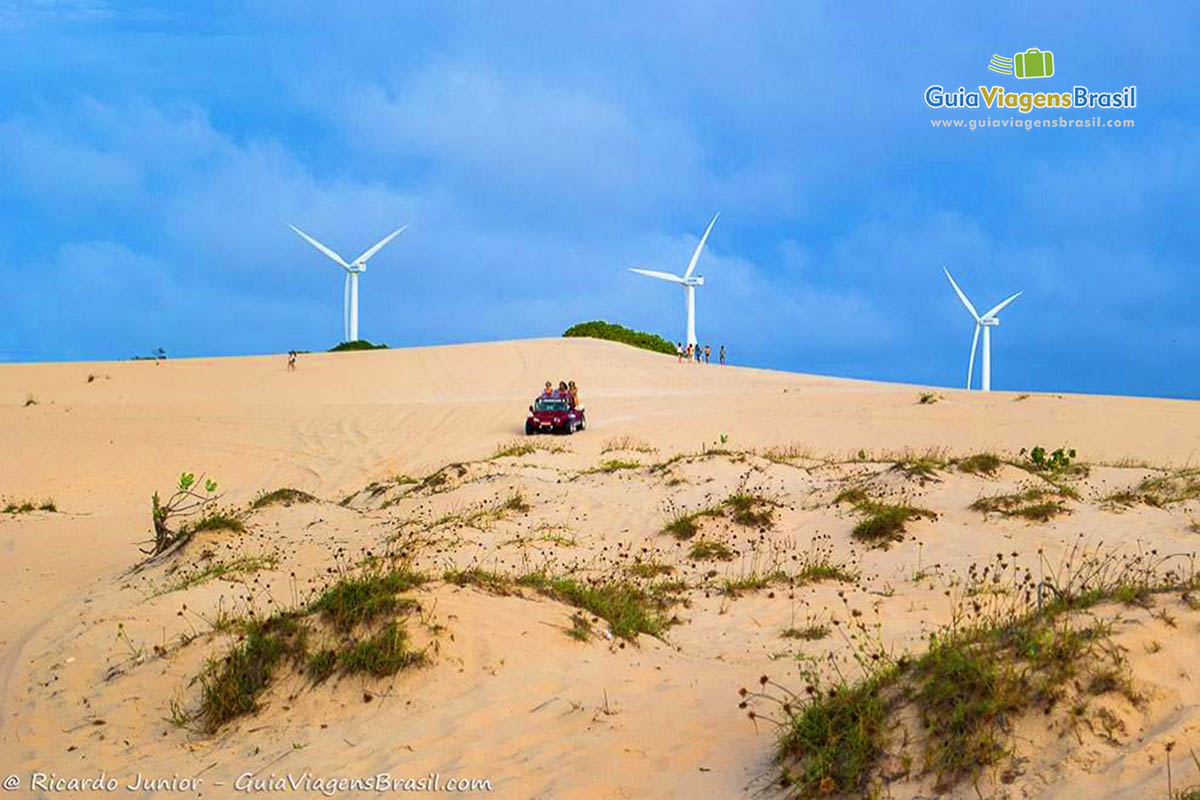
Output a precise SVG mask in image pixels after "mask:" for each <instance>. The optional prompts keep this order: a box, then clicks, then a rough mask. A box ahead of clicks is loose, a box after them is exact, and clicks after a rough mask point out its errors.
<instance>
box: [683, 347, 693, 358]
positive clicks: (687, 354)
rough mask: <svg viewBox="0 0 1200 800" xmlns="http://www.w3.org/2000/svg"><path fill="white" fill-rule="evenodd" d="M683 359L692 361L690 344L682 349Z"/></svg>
mask: <svg viewBox="0 0 1200 800" xmlns="http://www.w3.org/2000/svg"><path fill="white" fill-rule="evenodd" d="M683 357H684V359H686V360H688V361H691V360H692V346H691V345H690V344H689V345H688V346H687V347H686V348H685V349H684V351H683Z"/></svg>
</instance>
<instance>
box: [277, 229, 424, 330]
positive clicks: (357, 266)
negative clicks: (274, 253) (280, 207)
mask: <svg viewBox="0 0 1200 800" xmlns="http://www.w3.org/2000/svg"><path fill="white" fill-rule="evenodd" d="M288 227H289V228H291V229H292V230H294V231H295V232H296V233H298V234H300V236H302V237H303V238H304V240H305V241H306V242H308V243H309V244H311V245H312V246H313V247H315V248H317V249H318V250H320V251H321V252H322V253H324V254H325V255H327V256H329V257H330V258H331V259H333V261H334V262H336V263H337V265H338V266H340V267H341V268H342V269H344V270H346V285H345V287H344V288H343V290H342V336H343V337H344V338H343V341H347V342H356V341H358V276H359V275H360V274H362V273H363V272H366V271H367V261H368V260H370V258H371V256H373V255H375V254H376V253H378V252H379V251H380V250H382V249H383V246H384V245H386V244H387V243H388V242H390V241H391V240H392V239H395V238H396V237H397V236H399V235H400V234H401V233H403V232H404V229H405V228H407V227H408V226H407V225H404V226H402V227H400V228H397V229H396V230H394V231H392V232H391V233H389V234H388V235H387V236H385V237H383V238H382V239H380V240H379V241H378V242H376V243H375V244H373V245H371V247H369V248H367V250H366V252H364V253H363V254H362V255H361V256H359V257H358V258H356V259H354V260H353V261H351V262H350V263H349V264H347V263H346V260H345V259H344V258H342V257H341V256H339V255H338V254H337V253H335V252H333V251H332V250H330V249H329V248H328V247H326V246H325V245H323V244H321V243H320V242H318V241H317V240H316V239H314V238H313V237H311V236H309V235H308V234H307V233H305V232H304V231H302V230H300V229H299V228H297V227H296V226H295V225H288Z"/></svg>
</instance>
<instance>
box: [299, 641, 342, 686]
mask: <svg viewBox="0 0 1200 800" xmlns="http://www.w3.org/2000/svg"><path fill="white" fill-rule="evenodd" d="M337 665H338V654H337V651H336V650H334V649H333V648H331V647H325V648H322V649H320V650H317V651H315V652H312V653H309V655H308V662H307V663H306V664H305V666H304V674H305V675H307V676H308V679H309V680H310V681H312V682H313V683H324V682H325V681H327V680H329V677H330V676H331V675H333V671H334V670H335V669H337Z"/></svg>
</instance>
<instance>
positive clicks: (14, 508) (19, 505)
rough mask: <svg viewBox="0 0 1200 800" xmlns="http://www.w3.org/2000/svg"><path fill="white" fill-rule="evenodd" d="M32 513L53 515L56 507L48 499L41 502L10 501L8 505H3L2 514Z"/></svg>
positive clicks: (56, 509)
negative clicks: (40, 512)
mask: <svg viewBox="0 0 1200 800" xmlns="http://www.w3.org/2000/svg"><path fill="white" fill-rule="evenodd" d="M34 511H46V512H49V513H55V512H57V511H58V505H57V504H55V502H54V501H53V500H51V499H50V498H48V497H47V498H46V499H45V500H42V501H41V502H35V501H33V500H21V501H10V502H9V503H7V504H5V506H4V510H3V513H5V514H31V513H33V512H34Z"/></svg>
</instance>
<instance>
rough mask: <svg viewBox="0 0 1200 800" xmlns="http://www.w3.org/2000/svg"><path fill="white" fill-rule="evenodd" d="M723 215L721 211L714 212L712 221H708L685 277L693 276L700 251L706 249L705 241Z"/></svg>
mask: <svg viewBox="0 0 1200 800" xmlns="http://www.w3.org/2000/svg"><path fill="white" fill-rule="evenodd" d="M719 216H721V212H719V211H718V212H717V213H716V214H713V218H712V222H710V223H708V227H707V228H705V229H704V235H703V236H701V237H700V244H698V245H696V252H694V253H692V260H691V261H689V262H688V268H687V272H684V273H683V277H685V278H690V277H692V272H693V271H694V270H695V269H696V262H698V261H699V260H700V251H701V250H703V249H704V243H705V242H707V241H708V235H709V234H710V233H712V229H713V225H716V224H717V217H719Z"/></svg>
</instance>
